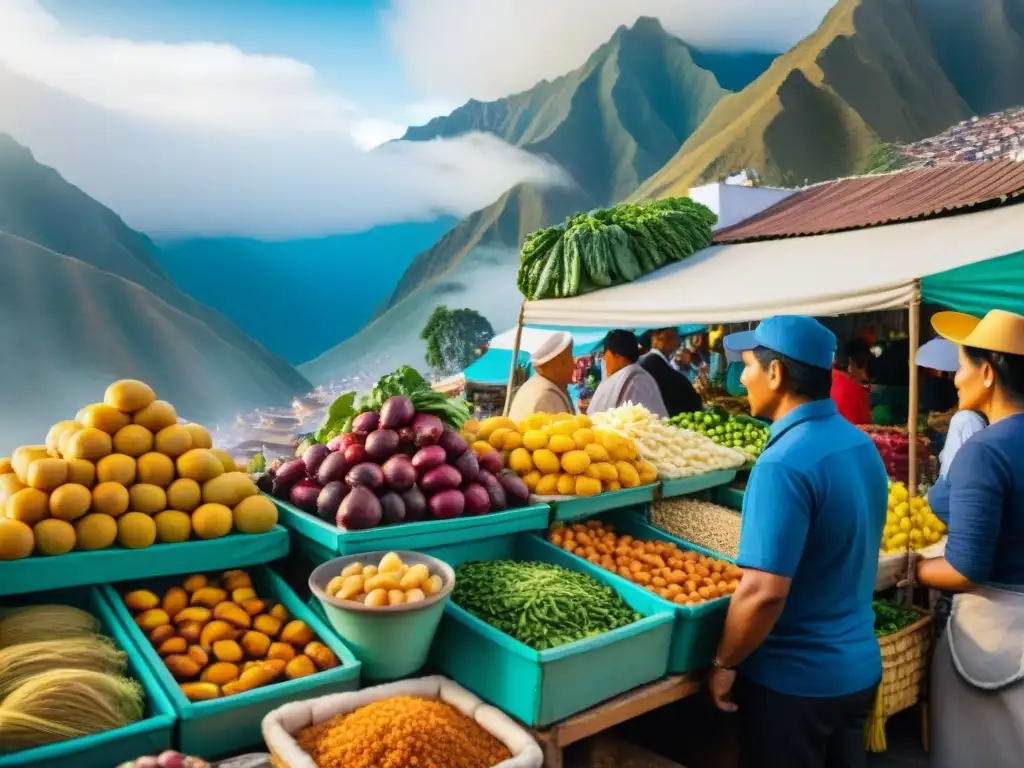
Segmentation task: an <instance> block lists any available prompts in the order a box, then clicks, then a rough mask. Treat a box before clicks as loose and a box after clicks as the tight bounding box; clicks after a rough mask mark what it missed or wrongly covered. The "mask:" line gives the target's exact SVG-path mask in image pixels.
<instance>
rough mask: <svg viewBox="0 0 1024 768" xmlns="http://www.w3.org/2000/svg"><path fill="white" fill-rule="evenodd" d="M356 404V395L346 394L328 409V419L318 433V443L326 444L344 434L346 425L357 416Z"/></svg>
mask: <svg viewBox="0 0 1024 768" xmlns="http://www.w3.org/2000/svg"><path fill="white" fill-rule="evenodd" d="M355 402H356V393H355V392H345V393H343V394H341V395H339V396H338V398H337V399H336V400H335V401H334V402H333V403H331V407H330V408H328V409H327V418H326V419H324V423H323V426H321V427H320V429H319V430H317V433H316V441H317V442H318V443H326V442H327V441H328V440H330V439H331V438H334V437H337V436H338V435H340V434H341V433H342V428H343V427H344V426H345V423H346V422H347V421H349V420H350V419H352V418H354V417H355V415H356V411H355V408H354V405H355Z"/></svg>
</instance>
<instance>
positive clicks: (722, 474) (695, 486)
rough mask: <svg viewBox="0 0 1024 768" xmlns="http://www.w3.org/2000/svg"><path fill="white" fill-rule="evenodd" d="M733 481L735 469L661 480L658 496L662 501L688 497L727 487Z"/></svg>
mask: <svg viewBox="0 0 1024 768" xmlns="http://www.w3.org/2000/svg"><path fill="white" fill-rule="evenodd" d="M735 479H736V470H735V469H723V470H721V471H719V472H705V473H704V474H703V475H695V476H694V477H684V478H681V479H679V480H662V481H661V493H660V496H661V498H663V499H668V498H671V497H674V496H688V495H690V494H693V493H700V492H701V491H706V490H707V489H708V488H717V487H718V486H720V485H728V484H729V483H731V482H732V481H733V480H735Z"/></svg>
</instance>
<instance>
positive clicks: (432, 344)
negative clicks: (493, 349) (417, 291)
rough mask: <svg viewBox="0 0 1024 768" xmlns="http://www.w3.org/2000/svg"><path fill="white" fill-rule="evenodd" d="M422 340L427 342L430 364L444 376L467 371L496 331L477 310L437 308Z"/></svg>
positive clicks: (425, 327)
mask: <svg viewBox="0 0 1024 768" xmlns="http://www.w3.org/2000/svg"><path fill="white" fill-rule="evenodd" d="M420 338H421V339H423V340H424V341H425V342H427V364H428V365H429V366H430V367H431V368H433V369H434V370H435V371H437V372H438V373H440V374H442V375H450V374H453V373H457V372H458V371H461V370H463V369H465V368H466V367H467V366H468V365H469V364H470V363H472V362H473V361H474V360H476V358H477V357H478V354H479V353H478V350H479V349H480V347H482V346H484V345H485V344H486V343H487V342H489V341H490V340H491V339H493V338H494V328H492V327H491V324H490V322H489V321H488V320H487V318H486V317H484V316H483V315H481V314H480V313H479V312H477V311H476V310H475V309H448V307H446V306H445V305H443V304H442V305H440V306H438V307H435V308H434V311H433V313H431V315H430V319H429V320H427V324H426V325H425V326H424V327H423V332H422V333H420Z"/></svg>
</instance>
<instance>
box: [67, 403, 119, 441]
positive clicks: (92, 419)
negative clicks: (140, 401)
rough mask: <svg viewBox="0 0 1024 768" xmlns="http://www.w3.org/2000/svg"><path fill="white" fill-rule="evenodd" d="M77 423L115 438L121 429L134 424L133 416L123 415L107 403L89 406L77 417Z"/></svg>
mask: <svg viewBox="0 0 1024 768" xmlns="http://www.w3.org/2000/svg"><path fill="white" fill-rule="evenodd" d="M75 421H77V422H78V423H79V424H81V425H82V426H83V427H91V428H93V429H98V430H100V431H101V432H106V433H107V434H108V435H111V436H113V435H114V434H116V433H117V431H118V430H119V429H121V428H122V427H124V426H125V425H127V424H131V423H132V419H131V416H129V415H128V414H125V413H121V412H120V411H119V410H117V408H113V407H112V406H109V405H107V404H106V403H93V404H92V405H87V406H85V408H83V409H82V410H80V411H79V412H78V415H77V416H75Z"/></svg>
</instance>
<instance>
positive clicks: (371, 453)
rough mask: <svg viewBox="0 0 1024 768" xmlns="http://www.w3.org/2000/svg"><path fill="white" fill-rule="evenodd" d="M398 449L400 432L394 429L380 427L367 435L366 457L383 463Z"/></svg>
mask: <svg viewBox="0 0 1024 768" xmlns="http://www.w3.org/2000/svg"><path fill="white" fill-rule="evenodd" d="M397 450H398V433H397V432H395V431H394V430H393V429H378V430H376V431H374V432H371V433H370V434H368V435H367V436H366V458H368V459H369V460H370V461H375V462H377V463H378V464H383V463H384V462H385V461H387V460H388V459H389V458H391V457H392V456H394V454H395V451H397Z"/></svg>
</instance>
